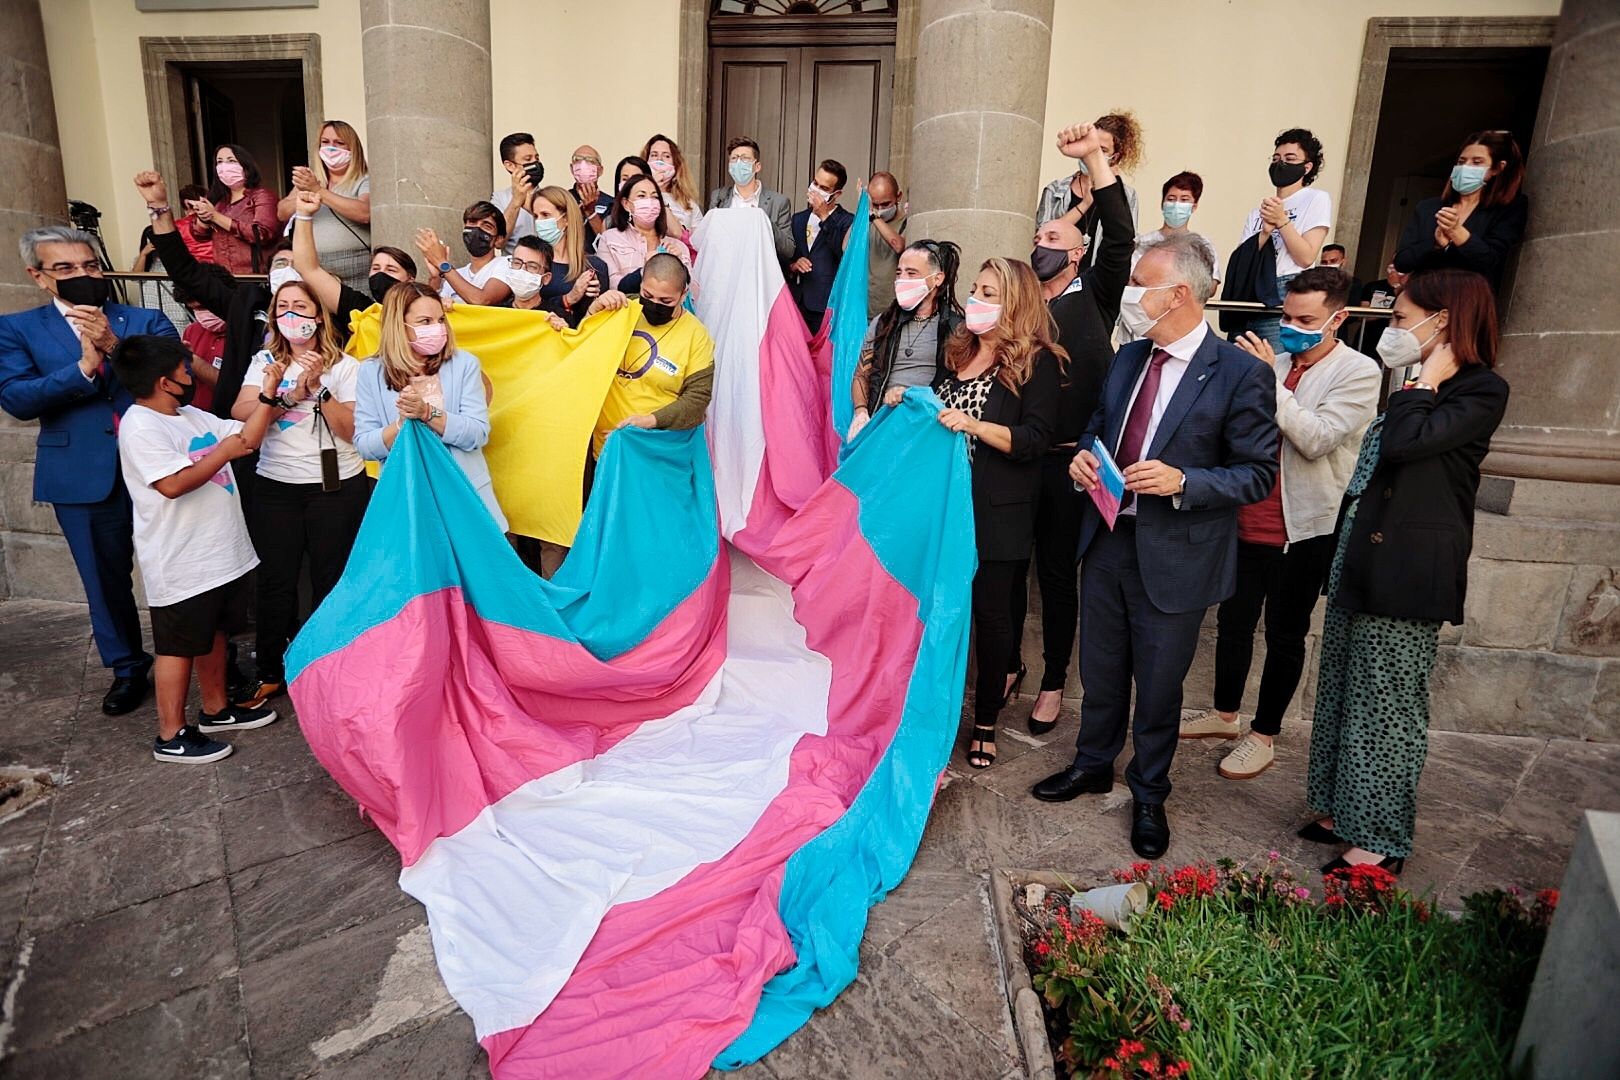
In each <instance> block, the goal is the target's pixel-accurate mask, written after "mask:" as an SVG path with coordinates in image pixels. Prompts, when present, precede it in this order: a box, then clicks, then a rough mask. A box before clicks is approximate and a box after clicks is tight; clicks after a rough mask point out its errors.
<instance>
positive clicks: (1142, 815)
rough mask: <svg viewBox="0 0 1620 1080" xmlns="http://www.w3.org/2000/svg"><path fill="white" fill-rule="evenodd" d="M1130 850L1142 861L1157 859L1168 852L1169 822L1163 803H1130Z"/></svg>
mask: <svg viewBox="0 0 1620 1080" xmlns="http://www.w3.org/2000/svg"><path fill="white" fill-rule="evenodd" d="M1131 850H1132V851H1134V852H1136V853H1137V854H1138V855H1140V856H1142V858H1144V859H1157V858H1159V857H1161V856H1162V855H1163V854H1164V853H1165V852H1166V851H1168V850H1170V822H1169V821H1168V820H1167V819H1166V818H1165V816H1164V804H1163V803H1148V802H1133V803H1131Z"/></svg>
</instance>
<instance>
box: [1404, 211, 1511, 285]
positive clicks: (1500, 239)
mask: <svg viewBox="0 0 1620 1080" xmlns="http://www.w3.org/2000/svg"><path fill="white" fill-rule="evenodd" d="M1440 206H1441V203H1440V199H1439V197H1438V196H1436V197H1435V198H1433V199H1424V200H1423V201H1422V202H1420V203H1418V204H1417V209H1416V210H1414V211H1413V212H1412V217H1411V219H1410V220H1409V221H1407V223H1406V228H1405V229H1402V230H1401V243H1400V246H1399V247H1398V248H1396V249H1395V269H1397V270H1399V271H1400V272H1401V273H1403V274H1412V273H1416V272H1417V271H1419V270H1440V269H1453V270H1472V271H1474V272H1475V273H1476V274H1484V275H1485V277H1486V279H1487V280H1488V281H1490V283H1491V288H1493V289H1494V288H1496V286H1497V285H1498V284H1500V283H1501V280H1502V268H1503V266H1504V265H1505V264H1506V263H1507V257H1508V255H1509V253H1510V252H1512V250H1513V248H1514V247H1515V246H1516V245H1517V244H1518V242H1519V239H1520V238H1521V237H1523V236H1524V223H1525V219H1526V218H1527V217H1528V216H1529V211H1530V202H1529V200H1528V199H1526V198H1525V197H1524V194H1523V193H1522V192H1521V193H1520V194H1519V195H1518V196H1517V197H1516V198H1515V199H1514V200H1513V201H1512V202H1510V203H1508V204H1507V205H1506V206H1480V207H1476V208H1475V209H1474V212H1473V213H1472V214H1469V215H1468V220H1467V221H1465V222H1463V228H1465V229H1467V230H1468V243H1466V244H1464V245H1463V246H1462V247H1452V248H1438V247H1435V246H1434V220H1435V214H1436V213H1437V212H1439V210H1440Z"/></svg>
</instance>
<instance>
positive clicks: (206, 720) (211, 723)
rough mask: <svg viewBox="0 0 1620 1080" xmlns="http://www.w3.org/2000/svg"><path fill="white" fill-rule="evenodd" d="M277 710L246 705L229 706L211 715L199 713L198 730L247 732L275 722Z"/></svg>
mask: <svg viewBox="0 0 1620 1080" xmlns="http://www.w3.org/2000/svg"><path fill="white" fill-rule="evenodd" d="M275 719H276V710H274V709H252V708H249V707H248V706H246V705H227V706H225V707H224V708H223V709H221V710H220V711H219V712H217V713H214V714H213V715H209V714H208V713H205V712H198V713H197V728H198V730H200V731H246V730H247V729H248V728H256V727H264V725H266V724H269V723H272V722H274V721H275Z"/></svg>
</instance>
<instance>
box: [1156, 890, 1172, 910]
mask: <svg viewBox="0 0 1620 1080" xmlns="http://www.w3.org/2000/svg"><path fill="white" fill-rule="evenodd" d="M1175 906H1176V898H1175V895H1174V894H1173V893H1170V892H1161V893H1160V894H1159V907H1161V908H1163V909H1164V910H1165V911H1169V910H1170V909H1172V908H1174V907H1175Z"/></svg>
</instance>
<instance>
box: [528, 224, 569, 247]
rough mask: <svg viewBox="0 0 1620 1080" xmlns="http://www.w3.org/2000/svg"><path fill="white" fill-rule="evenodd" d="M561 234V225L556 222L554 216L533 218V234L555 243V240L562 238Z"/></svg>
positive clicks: (547, 241)
mask: <svg viewBox="0 0 1620 1080" xmlns="http://www.w3.org/2000/svg"><path fill="white" fill-rule="evenodd" d="M562 234H563V231H562V226H561V225H560V224H558V223H557V219H556V218H535V219H534V235H536V236H538V237H539V238H540V239H542V240H544V241H545V242H546V243H548V244H555V243H556V242H557V241H559V240H561V239H562Z"/></svg>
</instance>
